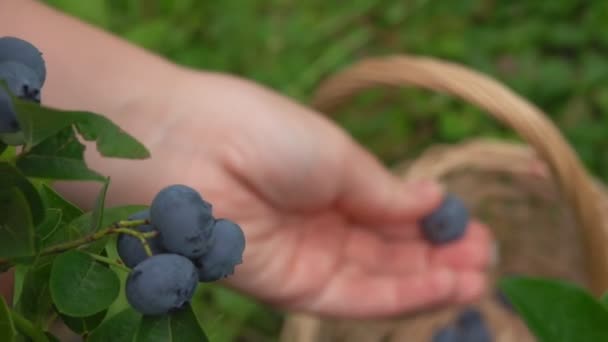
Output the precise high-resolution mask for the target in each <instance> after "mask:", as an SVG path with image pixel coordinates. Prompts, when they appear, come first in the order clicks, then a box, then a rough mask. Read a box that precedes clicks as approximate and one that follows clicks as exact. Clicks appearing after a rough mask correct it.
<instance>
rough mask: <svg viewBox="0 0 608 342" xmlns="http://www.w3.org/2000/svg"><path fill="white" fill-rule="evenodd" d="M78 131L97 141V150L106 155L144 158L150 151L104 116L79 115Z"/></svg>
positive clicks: (87, 138)
mask: <svg viewBox="0 0 608 342" xmlns="http://www.w3.org/2000/svg"><path fill="white" fill-rule="evenodd" d="M76 128H77V129H78V132H80V134H81V135H82V136H83V137H84V138H85V139H86V140H89V141H92V140H95V141H97V150H98V151H99V153H101V154H102V155H104V156H106V157H116V158H132V159H146V158H149V157H150V152H148V150H147V149H146V147H145V146H144V145H142V144H141V143H140V142H138V141H137V140H135V139H134V138H133V137H131V136H130V135H128V134H127V133H126V132H125V131H123V130H122V129H121V128H120V127H118V126H116V125H115V124H114V123H113V122H112V121H110V120H108V119H107V118H106V117H103V116H101V115H97V114H88V115H80V119H79V121H78V123H77V124H76Z"/></svg>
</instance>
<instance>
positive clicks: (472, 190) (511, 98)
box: [282, 56, 608, 342]
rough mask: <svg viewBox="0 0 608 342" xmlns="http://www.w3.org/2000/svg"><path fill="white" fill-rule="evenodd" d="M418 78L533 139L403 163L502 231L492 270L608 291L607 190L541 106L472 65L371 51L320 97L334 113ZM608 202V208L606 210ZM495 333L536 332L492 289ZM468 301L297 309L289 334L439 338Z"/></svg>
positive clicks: (437, 150)
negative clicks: (396, 313)
mask: <svg viewBox="0 0 608 342" xmlns="http://www.w3.org/2000/svg"><path fill="white" fill-rule="evenodd" d="M406 85H409V86H412V85H413V86H418V87H422V88H426V89H429V90H434V91H438V92H443V93H447V94H451V95H454V96H456V97H459V98H461V99H463V100H465V101H468V102H469V103H472V104H474V105H476V106H478V107H480V108H482V109H484V110H485V111H486V112H487V113H488V114H489V115H491V116H492V117H494V118H495V119H497V120H499V121H500V122H501V123H503V124H505V125H506V126H508V127H510V128H511V129H513V130H514V131H515V132H517V133H518V134H519V136H520V137H521V138H522V139H523V140H524V141H525V142H526V144H514V143H506V142H500V141H494V140H485V139H473V140H470V141H465V142H462V143H460V144H457V145H446V146H443V145H436V146H431V147H430V148H428V149H427V150H426V151H425V152H424V153H423V154H422V155H421V156H420V157H419V158H417V159H416V160H413V161H405V162H403V163H402V165H400V166H399V167H398V168H396V170H395V172H397V173H398V174H399V175H401V176H402V177H403V178H404V179H435V180H439V181H440V182H442V183H443V184H445V186H446V187H447V189H448V191H451V192H453V193H455V194H457V195H458V196H460V197H461V198H462V199H463V200H464V201H465V202H466V203H467V205H468V207H469V208H470V209H471V211H472V213H473V215H475V216H476V217H479V218H480V219H481V220H482V221H484V222H485V223H487V224H488V226H489V227H490V228H491V229H492V231H493V234H494V236H495V237H496V240H497V243H498V250H499V253H498V254H499V258H498V260H497V263H496V265H495V267H494V268H492V269H491V270H490V271H489V272H490V274H489V276H490V278H491V279H493V280H494V279H496V277H498V276H501V275H505V274H526V275H534V276H544V277H552V278H560V279H566V280H569V281H572V282H575V283H577V284H580V285H582V286H585V287H587V288H589V289H590V290H591V291H592V292H594V293H595V294H597V295H599V294H601V293H602V292H603V291H604V290H605V289H607V288H608V249H606V248H604V246H605V243H606V242H608V233H607V231H608V229H607V227H608V224H607V223H608V220H607V218H606V217H605V214H604V213H605V212H606V210H605V209H606V208H607V203H608V201H606V196H605V194H606V192H605V190H604V188H603V186H602V185H601V183H599V182H597V181H595V180H594V179H593V178H592V177H591V176H590V175H589V174H588V173H587V172H586V170H585V169H584V168H583V166H582V164H581V162H580V160H579V159H578V157H577V155H576V154H575V153H574V151H573V149H572V148H571V147H570V146H569V145H568V143H567V142H566V141H565V139H564V138H563V137H562V135H561V134H560V132H559V130H558V129H557V128H556V127H555V126H554V125H553V124H552V123H551V121H550V120H548V119H547V117H546V116H545V115H544V114H543V113H542V112H541V111H540V110H538V109H537V108H535V107H534V106H533V105H531V104H530V103H529V102H527V101H525V100H524V99H522V98H521V97H519V96H517V95H516V94H514V93H513V92H511V91H510V90H508V89H507V88H505V87H504V86H502V85H500V84H499V83H498V82H496V81H494V80H492V79H490V78H489V77H487V76H485V75H482V74H480V73H477V72H474V71H472V70H469V69H467V68H465V67H462V66H459V65H456V64H452V63H448V62H444V61H439V60H434V59H430V58H419V57H411V56H394V57H388V58H376V59H368V60H364V61H362V62H360V63H357V64H355V65H354V66H351V67H350V68H347V69H346V70H345V71H342V72H340V73H338V74H336V75H334V76H332V77H330V78H329V79H328V80H327V81H326V82H324V83H323V84H322V85H321V86H320V88H319V89H318V92H317V94H316V97H315V99H314V101H313V105H314V106H315V107H316V108H317V109H318V110H320V111H321V112H324V113H328V114H329V113H330V112H331V111H332V110H333V109H335V108H336V107H337V106H339V105H340V104H342V103H344V102H346V101H347V100H348V99H349V98H350V97H352V96H354V95H356V94H357V93H359V92H361V91H363V90H366V89H370V88H373V87H378V86H385V87H386V86H389V87H400V86H406ZM603 209H604V210H603ZM476 304H477V305H478V306H479V308H480V309H481V310H482V311H483V313H484V314H485V316H486V317H487V319H488V321H489V325H490V327H491V329H492V330H493V334H494V337H495V341H499V342H500V341H504V342H515V341H517V342H520V341H521V342H526V341H534V338H533V337H532V335H531V334H530V333H529V332H528V330H527V328H526V327H525V325H524V324H523V322H521V321H520V319H519V318H518V317H517V316H516V315H514V314H513V313H511V312H509V311H508V310H506V309H505V308H504V307H503V306H502V305H500V304H499V303H498V302H497V301H496V298H495V294H494V293H493V292H490V293H488V294H487V296H486V297H484V298H482V299H481V300H480V301H479V303H476ZM459 309H460V308H459V307H444V308H439V309H435V310H432V311H426V312H421V313H415V314H411V315H407V316H404V317H398V318H395V319H392V320H380V321H365V322H362V321H359V320H357V321H351V320H336V319H334V320H327V319H322V318H320V317H314V316H309V315H305V314H299V313H294V314H291V315H289V317H288V319H287V321H286V324H285V326H284V330H283V335H282V341H285V342H288V341H289V342H313V341H315V342H317V341H319V342H323V341H328V342H329V341H332V342H333V341H353V342H357V341H371V342H374V341H412V342H418V341H421V342H424V341H430V338H431V336H432V333H433V331H434V330H435V329H437V328H438V327H440V326H441V325H443V324H445V323H447V321H448V320H451V319H453V317H454V315H455V314H456V313H457V311H458V310H459Z"/></svg>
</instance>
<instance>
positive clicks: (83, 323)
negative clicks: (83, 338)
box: [59, 310, 107, 335]
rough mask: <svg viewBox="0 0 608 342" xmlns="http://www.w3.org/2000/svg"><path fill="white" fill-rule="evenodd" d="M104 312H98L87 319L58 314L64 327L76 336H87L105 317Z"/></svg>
mask: <svg viewBox="0 0 608 342" xmlns="http://www.w3.org/2000/svg"><path fill="white" fill-rule="evenodd" d="M106 312H107V311H106V310H104V311H101V312H98V313H96V314H94V315H92V316H88V317H71V316H68V315H63V314H59V316H60V317H61V320H62V321H63V323H65V325H67V326H68V328H70V329H71V330H72V331H73V332H75V333H77V334H78V335H85V334H89V333H90V332H91V331H93V329H95V328H96V327H97V326H99V324H101V322H102V321H103V319H104V318H105V317H106Z"/></svg>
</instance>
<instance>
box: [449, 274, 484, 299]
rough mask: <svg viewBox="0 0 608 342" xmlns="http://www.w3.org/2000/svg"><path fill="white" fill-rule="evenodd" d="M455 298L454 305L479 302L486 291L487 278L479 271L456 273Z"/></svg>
mask: <svg viewBox="0 0 608 342" xmlns="http://www.w3.org/2000/svg"><path fill="white" fill-rule="evenodd" d="M456 279H457V280H456V283H457V285H456V287H457V290H456V296H455V297H454V303H456V304H469V303H472V302H475V301H477V300H479V299H480V298H481V297H482V296H483V295H484V294H485V293H486V291H488V285H489V277H488V275H487V274H485V273H483V272H479V271H472V270H470V271H462V272H459V273H457V278H456Z"/></svg>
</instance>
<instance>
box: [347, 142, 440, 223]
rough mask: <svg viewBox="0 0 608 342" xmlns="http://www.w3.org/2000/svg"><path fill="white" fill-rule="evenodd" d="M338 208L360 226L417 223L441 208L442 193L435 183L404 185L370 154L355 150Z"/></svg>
mask: <svg viewBox="0 0 608 342" xmlns="http://www.w3.org/2000/svg"><path fill="white" fill-rule="evenodd" d="M345 167H347V168H348V170H345V171H344V172H343V175H344V180H343V181H342V184H343V185H342V188H341V191H340V194H339V199H338V202H337V204H338V206H339V207H340V209H342V210H343V211H344V212H345V213H346V214H347V215H348V216H349V217H351V218H352V219H354V220H355V221H357V222H360V223H367V224H376V225H381V224H385V223H391V222H393V223H401V222H407V221H410V222H412V221H417V220H419V219H420V218H421V217H422V216H424V215H426V214H428V213H430V212H431V211H432V210H433V209H435V208H436V207H438V206H439V204H440V202H441V199H442V197H443V190H442V188H441V186H440V185H439V184H438V183H436V182H431V181H417V182H409V183H405V182H403V181H402V180H400V179H399V178H398V177H396V176H395V175H393V174H391V173H390V172H389V171H388V170H387V169H386V168H384V167H383V166H382V164H381V163H380V162H379V161H378V160H377V159H376V158H374V157H373V156H372V155H371V154H370V153H369V152H367V151H365V150H364V149H362V148H359V147H356V148H355V152H353V153H352V154H351V157H350V159H348V160H347V162H346V163H345Z"/></svg>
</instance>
